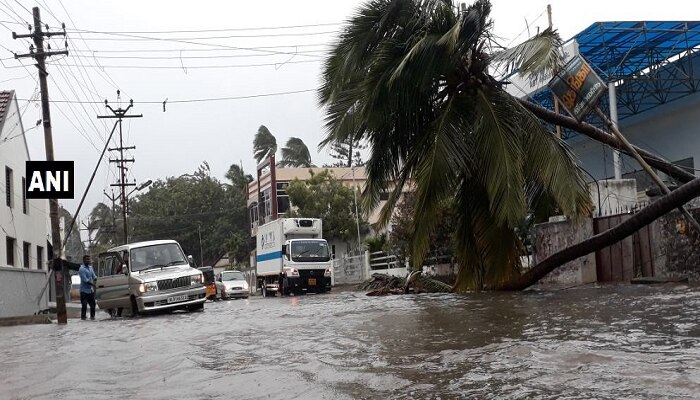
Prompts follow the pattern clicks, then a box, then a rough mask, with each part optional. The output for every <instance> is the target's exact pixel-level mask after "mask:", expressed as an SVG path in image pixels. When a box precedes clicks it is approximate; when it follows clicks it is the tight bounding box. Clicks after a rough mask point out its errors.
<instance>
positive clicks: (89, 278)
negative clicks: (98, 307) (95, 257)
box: [78, 255, 97, 320]
mask: <svg viewBox="0 0 700 400" xmlns="http://www.w3.org/2000/svg"><path fill="white" fill-rule="evenodd" d="M78 274H79V275H80V304H81V308H80V319H82V320H85V319H86V314H87V306H88V304H89V305H90V319H92V320H94V319H95V280H96V279H97V276H96V275H95V271H94V270H93V269H92V265H90V256H88V255H85V256H83V263H82V264H81V265H80V269H79V270H78Z"/></svg>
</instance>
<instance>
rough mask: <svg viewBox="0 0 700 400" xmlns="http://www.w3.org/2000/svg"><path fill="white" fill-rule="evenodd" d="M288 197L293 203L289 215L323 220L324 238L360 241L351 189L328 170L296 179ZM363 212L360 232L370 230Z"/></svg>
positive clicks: (292, 183)
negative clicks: (309, 176) (358, 239)
mask: <svg viewBox="0 0 700 400" xmlns="http://www.w3.org/2000/svg"><path fill="white" fill-rule="evenodd" d="M287 195H289V201H290V202H291V204H292V210H291V212H290V216H292V217H307V218H321V219H322V220H323V237H324V238H326V239H328V240H333V239H341V240H343V241H346V242H350V241H354V240H356V239H357V224H356V219H355V202H354V197H353V192H352V189H351V188H349V187H347V186H343V184H342V183H341V182H340V181H339V180H337V179H336V178H334V177H333V175H332V174H331V173H330V171H328V170H325V171H322V172H320V173H317V174H312V176H311V178H310V179H308V180H306V181H300V180H298V179H295V180H294V181H292V182H290V183H289V186H287ZM358 210H359V212H360V216H359V218H360V230H361V232H362V233H366V232H367V231H368V230H369V226H368V224H367V221H366V220H365V219H364V218H363V216H362V210H361V208H359V209H358Z"/></svg>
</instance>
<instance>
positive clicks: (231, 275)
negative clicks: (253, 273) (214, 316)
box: [217, 271, 250, 300]
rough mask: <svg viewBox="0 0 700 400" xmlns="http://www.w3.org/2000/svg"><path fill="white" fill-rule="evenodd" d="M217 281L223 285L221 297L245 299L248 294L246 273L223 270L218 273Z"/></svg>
mask: <svg viewBox="0 0 700 400" xmlns="http://www.w3.org/2000/svg"><path fill="white" fill-rule="evenodd" d="M217 281H219V282H221V283H222V284H223V285H224V290H223V291H222V292H221V298H222V299H225V300H226V299H234V298H236V299H247V298H248V296H249V295H250V288H249V286H248V282H247V280H246V275H245V273H243V272H241V271H224V272H222V273H220V274H219V277H218V279H217Z"/></svg>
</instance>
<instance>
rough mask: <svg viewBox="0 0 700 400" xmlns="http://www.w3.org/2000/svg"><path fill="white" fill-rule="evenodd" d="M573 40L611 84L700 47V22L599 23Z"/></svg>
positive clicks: (602, 76)
mask: <svg viewBox="0 0 700 400" xmlns="http://www.w3.org/2000/svg"><path fill="white" fill-rule="evenodd" d="M573 39H575V40H576V41H577V42H578V44H579V52H580V53H581V55H583V57H585V58H586V60H588V62H589V63H590V64H591V65H594V66H595V68H596V69H597V70H598V73H599V74H600V77H601V78H603V79H605V80H608V81H610V80H615V79H619V78H624V77H626V76H630V75H632V74H635V73H637V72H640V71H643V70H644V69H646V68H649V67H651V66H653V65H657V64H659V63H661V62H663V61H665V60H668V59H669V58H672V57H674V56H677V55H679V54H682V53H684V52H687V51H688V50H689V49H692V48H694V47H697V46H700V21H649V22H646V21H625V22H595V23H593V24H592V25H591V26H589V27H588V28H586V29H584V30H583V31H582V32H580V33H579V34H577V35H576V36H574V37H573ZM611 78H612V79H611Z"/></svg>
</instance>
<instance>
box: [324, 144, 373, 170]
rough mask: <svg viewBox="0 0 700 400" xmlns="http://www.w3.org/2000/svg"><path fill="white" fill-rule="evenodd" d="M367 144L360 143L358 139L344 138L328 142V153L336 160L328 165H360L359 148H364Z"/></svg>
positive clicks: (361, 163)
mask: <svg viewBox="0 0 700 400" xmlns="http://www.w3.org/2000/svg"><path fill="white" fill-rule="evenodd" d="M366 147H367V146H364V145H362V144H360V142H359V141H355V140H345V141H343V142H333V143H331V144H330V155H331V157H332V158H334V159H336V160H337V161H336V162H335V163H333V164H332V165H330V166H331V167H352V166H353V165H354V166H360V165H363V164H364V163H363V162H362V156H361V155H360V151H359V150H363V149H365V148H366Z"/></svg>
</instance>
